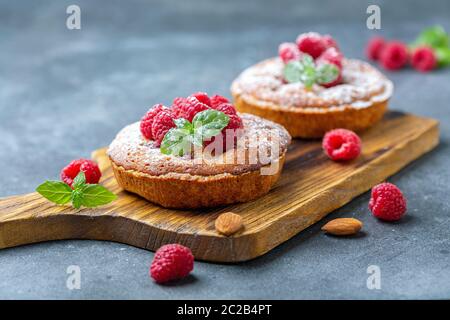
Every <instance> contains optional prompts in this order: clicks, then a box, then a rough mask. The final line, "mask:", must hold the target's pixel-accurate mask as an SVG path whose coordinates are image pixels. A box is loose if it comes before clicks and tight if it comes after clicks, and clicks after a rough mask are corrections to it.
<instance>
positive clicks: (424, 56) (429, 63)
mask: <svg viewBox="0 0 450 320" xmlns="http://www.w3.org/2000/svg"><path fill="white" fill-rule="evenodd" d="M411 64H412V66H413V67H414V69H416V70H419V71H420V72H428V71H431V70H433V69H434V68H436V65H437V59H436V55H435V53H434V50H433V49H432V48H430V47H419V48H417V49H415V50H414V52H413V54H412V57H411Z"/></svg>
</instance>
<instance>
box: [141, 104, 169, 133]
mask: <svg viewBox="0 0 450 320" xmlns="http://www.w3.org/2000/svg"><path fill="white" fill-rule="evenodd" d="M163 109H166V107H165V106H163V105H162V104H155V105H154V106H153V107H151V108H150V109H149V110H148V111H147V113H146V114H145V115H144V116H143V117H142V119H141V125H140V128H141V133H142V135H143V136H144V137H145V138H146V139H148V140H153V135H152V124H153V119H154V118H155V116H156V115H157V114H158V113H159V112H160V111H161V110H163Z"/></svg>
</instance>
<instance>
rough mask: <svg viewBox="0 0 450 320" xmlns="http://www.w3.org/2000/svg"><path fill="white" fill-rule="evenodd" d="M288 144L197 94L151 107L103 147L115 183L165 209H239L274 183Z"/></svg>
mask: <svg viewBox="0 0 450 320" xmlns="http://www.w3.org/2000/svg"><path fill="white" fill-rule="evenodd" d="M290 141H291V137H290V135H289V133H288V132H287V131H286V130H285V129H284V128H283V127H282V126H281V125H279V124H276V123H274V122H271V121H269V120H265V119H262V118H260V117H258V116H255V115H250V114H239V113H237V112H236V109H235V107H234V106H233V105H232V104H231V103H230V102H229V101H228V100H227V99H226V98H225V97H222V96H218V95H215V96H212V97H209V96H208V95H207V94H205V93H202V92H199V93H195V94H192V95H191V96H189V97H186V98H184V97H183V98H176V99H175V100H174V101H173V104H172V106H171V107H166V106H164V105H162V104H157V105H155V106H153V107H152V108H150V110H149V111H148V112H147V113H146V114H145V115H144V116H143V117H142V119H141V121H140V122H136V123H133V124H131V125H128V126H126V127H125V128H123V129H122V130H121V131H120V132H119V133H118V134H117V136H116V138H115V139H114V141H113V142H112V143H111V145H110V146H109V148H108V155H109V158H110V160H111V162H112V168H113V171H114V175H115V177H116V180H117V182H118V184H119V185H120V186H121V187H122V188H123V189H125V190H127V191H130V192H133V193H136V194H138V195H140V196H142V197H144V198H146V199H147V200H149V201H151V202H154V203H156V204H159V205H161V206H163V207H168V208H199V207H212V206H220V205H226V204H231V203H238V202H246V201H250V200H253V199H256V198H258V197H260V196H262V195H264V194H266V193H267V192H269V190H270V188H271V187H272V186H273V184H274V183H275V182H276V181H277V180H278V178H279V176H280V174H281V170H282V167H283V164H284V159H285V153H286V150H287V147H288V145H289V143H290Z"/></svg>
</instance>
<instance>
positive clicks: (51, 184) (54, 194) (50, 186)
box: [36, 181, 72, 204]
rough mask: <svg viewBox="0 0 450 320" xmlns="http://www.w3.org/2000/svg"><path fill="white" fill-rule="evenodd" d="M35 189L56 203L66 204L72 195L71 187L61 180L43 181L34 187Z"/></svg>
mask: <svg viewBox="0 0 450 320" xmlns="http://www.w3.org/2000/svg"><path fill="white" fill-rule="evenodd" d="M36 191H37V192H38V193H39V194H40V195H41V196H43V197H44V198H46V199H47V200H50V201H51V202H54V203H56V204H66V203H68V202H69V201H70V200H71V196H72V188H70V187H69V186H68V185H67V184H66V183H64V182H61V181H45V182H44V183H43V184H41V185H39V186H38V187H37V188H36Z"/></svg>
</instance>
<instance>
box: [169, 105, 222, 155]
mask: <svg viewBox="0 0 450 320" xmlns="http://www.w3.org/2000/svg"><path fill="white" fill-rule="evenodd" d="M229 121H230V117H229V116H227V115H226V114H225V113H223V112H220V111H217V110H213V109H208V110H205V111H202V112H199V113H197V114H196V115H195V116H194V118H193V119H192V123H191V122H189V121H188V120H186V119H183V118H180V119H176V120H174V123H175V125H176V126H177V127H176V128H172V129H170V130H169V131H168V132H167V133H166V135H165V136H164V139H163V141H162V142H161V146H160V150H161V153H163V154H173V155H176V156H183V155H185V154H187V153H190V152H191V151H192V145H195V146H198V147H202V146H203V141H205V140H206V139H209V138H211V137H214V136H216V135H218V134H219V133H220V132H221V131H222V130H223V129H224V128H225V127H226V126H227V125H228V122H229Z"/></svg>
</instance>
